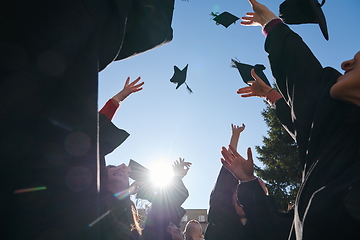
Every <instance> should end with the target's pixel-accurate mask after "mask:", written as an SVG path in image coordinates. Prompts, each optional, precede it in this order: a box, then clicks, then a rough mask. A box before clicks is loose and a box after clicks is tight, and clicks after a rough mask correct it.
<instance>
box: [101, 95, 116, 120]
mask: <svg viewBox="0 0 360 240" xmlns="http://www.w3.org/2000/svg"><path fill="white" fill-rule="evenodd" d="M119 105H120V104H119V103H118V102H117V101H116V100H114V99H109V100H108V101H107V102H106V103H105V105H104V106H103V108H102V109H101V110H100V111H99V112H100V113H102V114H104V115H105V116H106V117H107V118H108V119H109V120H110V121H111V120H112V119H113V117H114V115H115V112H116V110H117V109H118V108H119Z"/></svg>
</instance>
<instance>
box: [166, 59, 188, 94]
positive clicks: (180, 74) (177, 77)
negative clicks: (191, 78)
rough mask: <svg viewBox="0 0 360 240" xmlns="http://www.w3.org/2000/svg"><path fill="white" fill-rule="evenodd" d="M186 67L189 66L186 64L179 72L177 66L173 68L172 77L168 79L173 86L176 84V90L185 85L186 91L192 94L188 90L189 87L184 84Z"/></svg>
mask: <svg viewBox="0 0 360 240" xmlns="http://www.w3.org/2000/svg"><path fill="white" fill-rule="evenodd" d="M188 65H189V64H186V66H185V67H184V68H183V70H180V69H179V68H178V67H177V66H174V75H173V76H172V78H171V79H170V82H172V83H175V84H176V83H177V86H176V89H178V88H179V87H180V86H181V85H182V84H184V83H185V85H186V88H187V90H189V92H190V93H192V90H191V88H189V86H188V85H187V84H186V82H185V81H186V73H187V69H188Z"/></svg>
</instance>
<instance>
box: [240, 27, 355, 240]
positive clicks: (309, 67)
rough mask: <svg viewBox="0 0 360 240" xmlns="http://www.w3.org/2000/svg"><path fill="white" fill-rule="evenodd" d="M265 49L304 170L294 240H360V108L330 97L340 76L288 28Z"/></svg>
mask: <svg viewBox="0 0 360 240" xmlns="http://www.w3.org/2000/svg"><path fill="white" fill-rule="evenodd" d="M265 50H266V51H267V52H268V53H269V59H270V64H271V69H272V73H273V75H274V77H275V79H276V83H277V85H278V87H279V89H280V92H281V94H282V95H283V97H284V99H283V100H280V102H279V104H277V108H276V110H275V111H276V114H277V115H278V117H279V119H280V120H281V121H282V123H283V124H284V125H285V126H286V127H287V129H288V130H289V131H290V132H292V134H293V136H294V137H295V140H296V142H297V144H298V146H299V154H300V159H301V161H302V164H303V167H304V170H303V183H302V184H301V187H300V190H299V193H298V196H297V199H296V204H295V209H294V223H293V227H292V229H293V230H294V231H293V232H292V235H291V238H292V239H295V237H296V239H360V233H359V231H358V230H357V229H358V227H360V214H359V213H360V212H359V209H360V198H358V196H359V190H360V189H359V183H360V135H359V132H360V108H359V107H358V106H355V105H353V104H351V103H346V102H343V101H340V100H336V99H333V98H331V96H330V88H331V86H332V85H333V84H334V83H335V82H336V80H337V78H338V77H339V76H340V75H341V74H340V73H339V72H338V71H336V70H335V69H333V68H330V67H325V68H323V67H322V66H321V64H320V63H319V62H318V60H317V59H316V58H315V56H314V55H313V54H312V52H311V51H310V49H309V48H308V47H307V46H306V44H305V43H304V42H303V41H302V39H301V38H300V37H299V36H298V35H297V34H295V33H294V32H293V31H291V30H290V29H289V27H287V26H286V25H284V24H277V25H276V26H275V27H274V28H273V29H272V30H271V32H270V33H269V35H268V37H267V40H266V43H265ZM284 102H285V103H286V104H284ZM241 185H243V186H241ZM241 185H240V186H239V189H238V194H239V195H238V198H239V200H240V201H241V202H246V201H247V200H246V198H247V197H246V189H245V188H248V187H246V186H245V184H241ZM254 196H255V195H254ZM248 202H249V201H248ZM249 204H250V205H249V209H251V208H253V207H255V205H252V206H251V203H249ZM268 216H269V215H268ZM274 221H275V220H274ZM275 222H276V221H275ZM282 226H284V225H282ZM286 231H290V230H286ZM269 236H271V235H269ZM268 239H271V238H268ZM274 239H280V238H274ZM282 239H286V238H282Z"/></svg>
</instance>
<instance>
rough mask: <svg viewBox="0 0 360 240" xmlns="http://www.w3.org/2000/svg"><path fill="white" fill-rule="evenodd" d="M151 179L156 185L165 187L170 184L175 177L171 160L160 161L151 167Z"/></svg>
mask: <svg viewBox="0 0 360 240" xmlns="http://www.w3.org/2000/svg"><path fill="white" fill-rule="evenodd" d="M150 170H151V181H152V182H153V184H155V185H156V186H160V187H164V186H166V185H167V184H169V182H170V180H171V178H172V177H173V170H172V166H171V164H170V163H169V162H166V161H158V162H156V163H154V164H153V165H152V166H151V168H150Z"/></svg>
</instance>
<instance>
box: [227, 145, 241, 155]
mask: <svg viewBox="0 0 360 240" xmlns="http://www.w3.org/2000/svg"><path fill="white" fill-rule="evenodd" d="M229 148H230V150H231V152H232V154H234V156H235V157H240V154H239V153H238V152H237V151H236V149H235V148H234V147H233V146H231V145H229Z"/></svg>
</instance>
